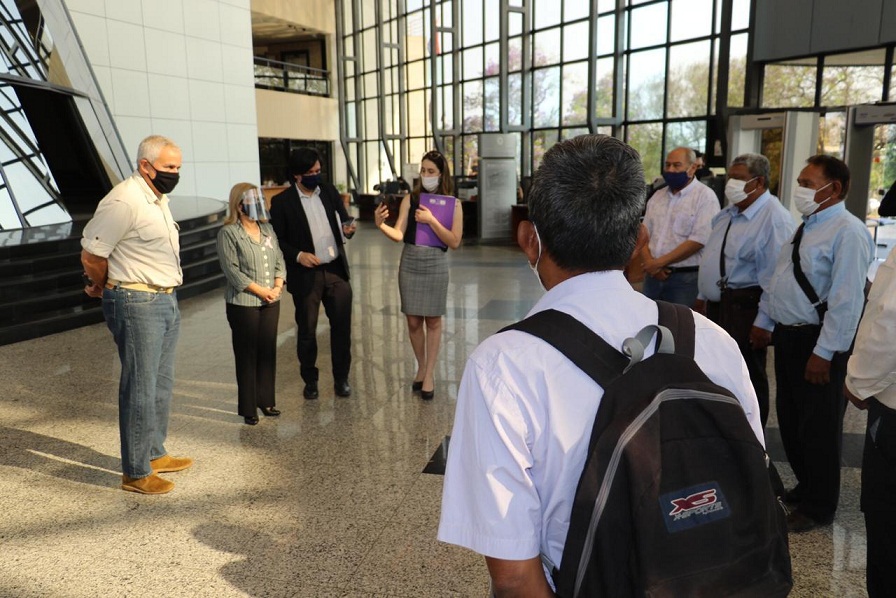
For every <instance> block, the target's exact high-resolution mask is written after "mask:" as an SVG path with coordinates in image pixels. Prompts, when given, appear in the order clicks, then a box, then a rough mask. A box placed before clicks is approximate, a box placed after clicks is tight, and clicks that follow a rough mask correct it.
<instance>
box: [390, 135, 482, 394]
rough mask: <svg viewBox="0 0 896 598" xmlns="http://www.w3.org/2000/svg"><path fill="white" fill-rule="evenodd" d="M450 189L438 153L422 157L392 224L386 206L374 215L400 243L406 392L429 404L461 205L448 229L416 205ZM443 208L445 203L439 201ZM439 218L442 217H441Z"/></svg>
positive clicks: (461, 224)
mask: <svg viewBox="0 0 896 598" xmlns="http://www.w3.org/2000/svg"><path fill="white" fill-rule="evenodd" d="M453 190H454V185H453V184H452V181H451V172H450V171H449V168H448V161H447V160H446V159H445V156H443V155H442V154H440V153H439V152H436V151H432V152H427V153H426V154H424V156H423V158H422V159H421V160H420V180H419V182H418V183H417V184H416V185H415V186H414V190H413V191H411V193H410V195H408V196H406V197H405V198H404V199H403V200H402V201H401V207H400V208H399V209H398V218H397V219H396V220H395V226H389V225H388V224H386V218H387V217H388V216H389V208H388V207H386V205H385V204H384V203H381V204H380V205H379V206H378V207H377V209H376V213H375V215H374V218H375V221H376V227H377V228H378V229H380V230H381V231H383V234H385V235H386V236H387V237H389V238H390V239H392V240H393V241H395V242H396V243H398V242H400V241H404V249H403V250H402V252H401V263H400V264H399V267H398V289H399V292H400V294H401V311H402V313H403V314H404V315H405V316H406V317H407V320H408V335H409V336H410V338H411V347H413V349H414V357H416V358H417V375H416V376H414V382H413V384H412V385H411V388H412V389H413V390H414V392H419V393H420V397H421V398H423V399H425V400H429V399H432V398H433V396H434V393H435V390H434V389H435V381H434V379H433V371H434V370H435V366H436V357H437V356H438V354H439V344H440V343H441V341H442V316H443V315H445V304H446V302H447V298H448V259H447V256H446V255H445V254H446V253H447V251H448V248H451V249H457V248H458V247H459V246H460V241H461V237H462V236H463V230H464V219H463V212H462V211H461V205H460V202H459V201H457V200H456V199H454V198H453V197H452V198H451V200H453V203H454V206H453V214H451V212H450V211H449V212H448V214H450V215H451V216H452V217H453V220H452V221H451V225H450V227H446V226H444V225H443V224H442V222H439V220H438V219H437V218H436V215H434V214H433V212H432V211H431V210H430V209H429V208H427V207H426V205H421V201H420V195H421V193H426V194H432V195H440V196H451V194H452V192H453ZM441 203H442V204H443V205H448V209H449V210H450V209H451V207H450V203H446V202H445V201H442V202H441ZM442 220H443V221H446V218H445V217H444V216H442ZM420 224H425V225H428V229H426V227H424V230H426V232H428V230H431V232H432V233H433V234H432V235H427V234H423V235H419V234H418V231H417V227H418V225H420ZM421 232H424V231H421Z"/></svg>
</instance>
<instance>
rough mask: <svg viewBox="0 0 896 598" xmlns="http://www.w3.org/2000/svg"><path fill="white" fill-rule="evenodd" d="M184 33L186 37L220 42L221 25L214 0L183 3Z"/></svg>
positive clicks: (196, 0) (216, 3)
mask: <svg viewBox="0 0 896 598" xmlns="http://www.w3.org/2000/svg"><path fill="white" fill-rule="evenodd" d="M183 7H184V31H185V32H186V34H187V35H190V36H193V37H200V38H202V39H207V40H210V41H215V42H220V41H221V23H220V14H219V10H218V9H219V8H220V3H219V2H217V1H216V0H190V1H189V2H184V4H183Z"/></svg>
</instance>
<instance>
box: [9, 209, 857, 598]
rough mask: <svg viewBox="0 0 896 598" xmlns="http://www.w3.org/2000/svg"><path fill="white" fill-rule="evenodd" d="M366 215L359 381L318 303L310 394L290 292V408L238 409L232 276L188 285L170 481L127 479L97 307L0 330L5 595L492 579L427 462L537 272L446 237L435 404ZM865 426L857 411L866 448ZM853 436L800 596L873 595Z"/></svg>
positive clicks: (800, 540) (360, 269) (359, 240)
mask: <svg viewBox="0 0 896 598" xmlns="http://www.w3.org/2000/svg"><path fill="white" fill-rule="evenodd" d="M363 226H365V224H364V223H362V229H361V230H360V231H359V232H358V234H357V236H356V237H355V239H353V240H352V241H351V242H350V257H351V262H352V275H353V278H352V284H353V288H354V313H353V318H354V321H353V330H354V333H353V355H354V362H353V366H352V373H351V377H350V381H351V384H352V386H353V388H354V393H353V395H352V397H351V398H349V399H341V398H337V397H335V396H334V393H333V388H332V377H331V375H330V373H329V363H330V362H329V343H328V338H327V334H326V331H327V328H326V320H325V318H323V317H322V318H321V330H320V334H319V339H320V345H321V355H320V360H319V366H320V367H321V379H320V390H321V397H320V399H318V400H317V401H305V400H304V399H302V397H301V390H302V384H301V381H300V379H299V375H298V364H297V363H296V358H295V332H294V331H295V326H294V324H293V321H292V302H291V301H290V300H289V298H288V297H287V298H286V301H285V302H284V305H283V311H282V315H281V323H280V337H279V344H280V350H279V352H278V360H279V361H278V363H279V368H278V372H279V373H278V379H277V391H278V400H277V406H278V408H280V409H281V410H282V411H283V415H282V416H281V417H279V418H263V417H262V419H261V423H260V424H259V425H257V426H254V427H249V426H246V425H244V424H243V423H242V418H241V417H239V416H237V414H236V385H235V382H234V375H233V357H232V353H231V346H230V331H229V328H228V327H227V323H226V319H225V316H224V304H223V292H222V291H215V292H212V293H209V294H207V295H205V296H201V297H197V298H192V299H187V300H184V301H182V302H181V310H182V315H183V325H182V330H181V340H180V343H179V346H178V370H177V382H176V387H175V391H176V396H175V401H174V405H173V410H172V416H171V431H170V435H169V442H168V448H169V450H170V451H171V453H172V454H175V455H188V456H190V457H193V458H194V459H195V460H196V464H195V466H194V467H193V468H192V469H190V470H187V471H185V472H181V473H173V474H166V475H165V477H167V478H168V479H170V480H173V481H174V482H175V483H176V484H177V487H176V488H175V490H174V492H173V493H171V494H169V495H166V496H160V497H146V496H140V495H135V494H131V493H126V492H122V491H121V490H119V489H118V483H119V475H120V474H119V461H118V425H117V411H118V410H117V398H116V397H117V378H118V371H119V366H118V358H117V356H116V353H115V347H114V344H113V342H112V339H111V337H110V335H109V333H108V331H107V330H106V329H105V326H104V325H97V326H92V327H88V328H83V329H80V330H75V331H70V332H66V333H62V334H58V335H54V336H51V337H45V338H41V339H37V340H33V341H27V342H23V343H19V344H15V345H9V346H5V347H0V361H2V363H3V367H2V368H0V388H2V389H3V392H2V394H0V545H2V555H3V558H2V559H0V596H4V597H7V596H8V597H14V598H18V597H32V596H33V597H56V596H59V597H87V596H103V597H108V596H125V595H129V596H144V595H160V596H215V597H224V596H272V597H299V596H327V597H329V596H348V597H353V598H355V597H361V596H406V597H411V596H414V597H417V596H485V595H486V592H487V588H488V581H487V574H486V570H485V566H484V563H483V561H482V559H481V558H480V557H478V556H476V555H473V554H471V553H468V552H466V551H464V550H461V549H458V548H455V547H452V546H446V545H443V544H439V543H438V542H437V541H436V540H435V533H436V529H437V524H438V515H439V500H440V496H441V488H442V477H441V476H440V475H434V474H430V473H423V472H424V469H427V470H428V471H433V472H434V473H436V474H437V473H438V464H437V461H438V457H439V453H440V452H444V448H445V442H444V441H445V437H446V436H447V435H448V434H450V431H451V424H452V419H453V415H454V405H455V398H456V393H457V385H458V382H459V379H460V376H461V373H462V370H463V365H464V361H465V358H466V355H467V354H468V353H469V352H470V351H471V350H472V349H473V348H474V347H475V346H476V345H477V344H478V343H479V341H480V340H482V339H483V338H485V337H486V336H487V335H489V334H491V333H493V332H495V331H496V330H498V329H499V328H501V327H502V326H504V325H506V324H508V323H510V322H512V321H514V320H516V319H518V318H520V317H522V316H523V315H525V313H526V311H527V310H528V309H529V307H530V306H531V305H532V304H533V303H534V302H535V300H537V298H538V297H539V296H540V294H541V293H540V289H539V288H538V285H537V282H536V281H535V279H534V277H533V276H532V274H531V272H530V271H529V269H528V268H527V267H526V263H525V259H524V258H523V256H522V254H521V253H520V252H519V251H518V250H516V249H515V248H513V247H495V246H488V247H482V246H465V247H462V248H461V249H460V250H458V251H456V252H453V253H451V254H450V259H451V262H452V269H451V284H450V287H449V301H448V306H449V308H448V315H447V317H446V319H445V323H444V338H443V345H442V352H441V355H440V361H439V366H438V369H437V372H436V380H437V381H436V388H435V390H436V397H435V399H434V400H433V401H428V402H424V401H422V400H420V399H419V397H418V396H416V395H414V394H413V393H412V392H411V389H410V382H411V379H412V377H413V374H414V371H415V368H414V363H413V355H412V353H411V350H410V346H409V344H408V342H407V340H406V327H405V322H404V317H403V316H402V315H401V313H400V312H399V309H398V288H397V267H398V259H399V254H400V251H401V247H400V245H398V244H393V243H391V242H390V241H388V240H387V239H385V237H383V236H382V235H381V234H379V233H378V232H376V231H374V230H371V227H369V226H368V227H367V228H366V229H364V228H363ZM772 421H774V419H773V420H772ZM863 426H864V420H863V415H862V414H860V413H858V412H857V411H856V410H854V409H850V410H849V411H848V413H847V431H848V432H850V433H854V434H856V435H857V437H858V441H859V448H858V450H859V451H860V450H861V449H860V443H861V432H862V430H863ZM774 434H775V430H774V429H772V430H771V438H770V443H769V444H770V447H771V448H772V451H773V456H774V457H775V458H776V460H779V461H780V460H781V459H782V455H781V454H780V451H779V449H776V448H775V446H776V445H775V439H774ZM854 451H855V449H852V450H850V451H848V453H849V454H847V455H845V462H846V463H847V464H848V467H845V468H844V470H843V473H844V489H843V499H842V502H841V509H840V511H839V514H838V516H837V520H836V522H835V524H834V525H833V526H831V527H828V528H823V529H821V530H818V531H813V532H810V533H808V534H805V535H803V536H799V537H795V538H793V539H792V540H791V546H792V552H793V555H794V573H795V577H796V587H795V590H794V593H793V595H794V596H807V597H808V596H812V597H813V598H817V597H822V596H864V595H865V591H864V545H865V544H864V530H863V524H862V519H861V514H860V513H859V512H858V479H859V476H858V474H859V472H858V469H857V468H856V466H857V465H858V461H856V459H855V457H856V453H855V452H854ZM431 460H432V462H431ZM780 468H781V470H782V474H783V475H785V476H787V475H788V474H789V469H788V468H787V466H786V464H781V465H780Z"/></svg>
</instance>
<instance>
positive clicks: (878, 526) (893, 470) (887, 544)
mask: <svg viewBox="0 0 896 598" xmlns="http://www.w3.org/2000/svg"><path fill="white" fill-rule="evenodd" d="M868 404H869V406H868V426H867V429H866V433H865V452H864V455H863V458H862V500H861V506H862V511H863V512H864V513H865V537H866V538H867V540H868V547H867V564H866V569H865V575H866V577H867V580H868V596H869V598H884V597H888V598H889V597H891V596H896V566H894V564H896V410H893V409H890V408H888V407H886V406H884V405H882V404H881V403H879V402H878V401H877V400H875V399H873V398H872V399H869V400H868Z"/></svg>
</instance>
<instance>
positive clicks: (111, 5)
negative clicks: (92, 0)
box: [106, 0, 143, 25]
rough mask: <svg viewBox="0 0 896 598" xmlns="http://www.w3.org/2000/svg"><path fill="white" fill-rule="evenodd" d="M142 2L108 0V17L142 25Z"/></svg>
mask: <svg viewBox="0 0 896 598" xmlns="http://www.w3.org/2000/svg"><path fill="white" fill-rule="evenodd" d="M141 4H142V3H141V2H136V1H135V0H106V18H107V19H112V20H115V21H125V22H127V23H133V24H135V25H142V24H143V10H142V6H141Z"/></svg>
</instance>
